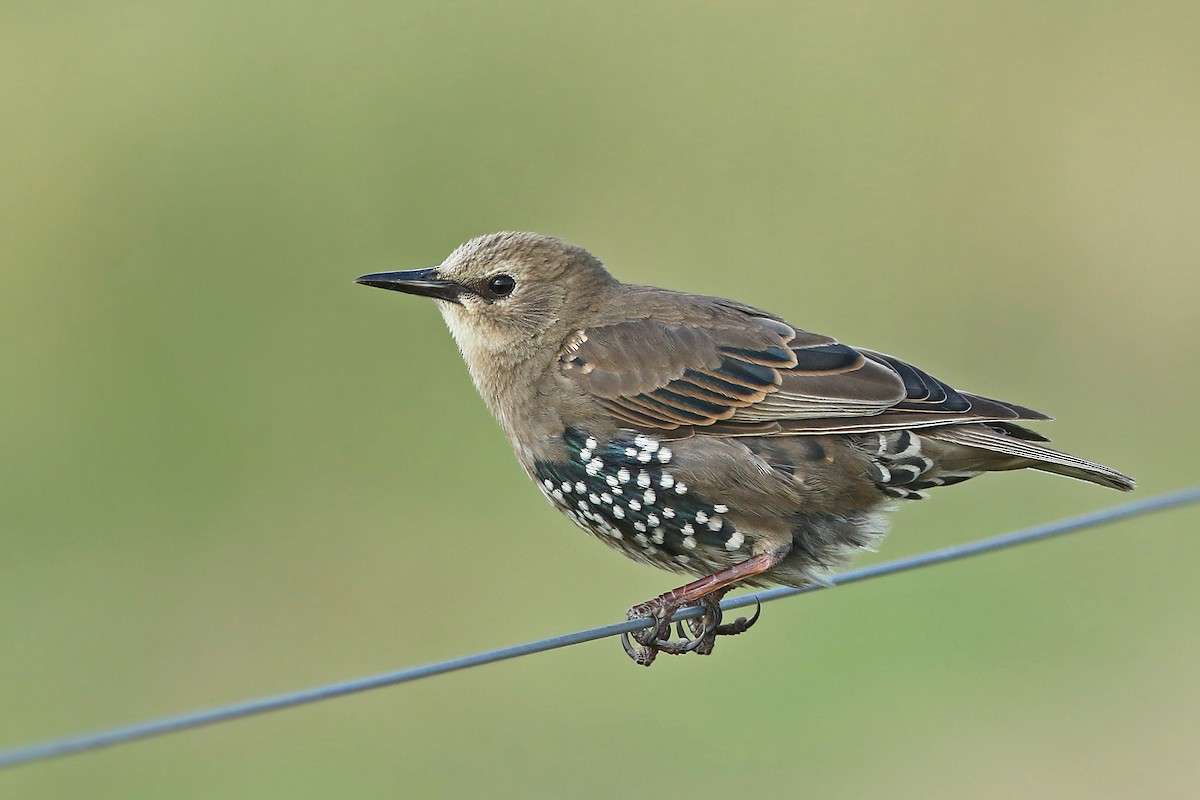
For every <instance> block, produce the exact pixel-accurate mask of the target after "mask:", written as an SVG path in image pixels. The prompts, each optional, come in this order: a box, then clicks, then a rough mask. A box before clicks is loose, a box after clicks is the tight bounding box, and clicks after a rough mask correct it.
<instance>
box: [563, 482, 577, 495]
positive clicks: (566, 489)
mask: <svg viewBox="0 0 1200 800" xmlns="http://www.w3.org/2000/svg"><path fill="white" fill-rule="evenodd" d="M574 488H575V487H574V486H572V485H571V482H570V481H563V482H562V490H563V491H564V492H566V493H567V494H570V493H571V491H572V490H573V489H574Z"/></svg>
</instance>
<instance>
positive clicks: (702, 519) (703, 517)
mask: <svg viewBox="0 0 1200 800" xmlns="http://www.w3.org/2000/svg"><path fill="white" fill-rule="evenodd" d="M696 522H698V523H700V524H701V525H703V524H704V523H706V522H708V514H705V513H704V512H703V511H697V512H696Z"/></svg>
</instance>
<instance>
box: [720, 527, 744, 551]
mask: <svg viewBox="0 0 1200 800" xmlns="http://www.w3.org/2000/svg"><path fill="white" fill-rule="evenodd" d="M745 541H746V537H745V536H742V532H741V531H734V532H733V533H731V534H729V538H728V539H726V540H725V549H726V550H737V549H738V548H739V547H741V546H742V544H743V543H744V542H745Z"/></svg>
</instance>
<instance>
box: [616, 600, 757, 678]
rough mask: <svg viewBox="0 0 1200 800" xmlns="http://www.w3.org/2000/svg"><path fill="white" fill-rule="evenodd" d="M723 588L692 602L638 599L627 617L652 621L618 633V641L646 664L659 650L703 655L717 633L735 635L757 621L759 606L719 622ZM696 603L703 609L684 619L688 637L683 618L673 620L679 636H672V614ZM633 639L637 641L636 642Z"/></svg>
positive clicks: (636, 659)
mask: <svg viewBox="0 0 1200 800" xmlns="http://www.w3.org/2000/svg"><path fill="white" fill-rule="evenodd" d="M724 594H725V592H724V591H720V592H712V593H710V594H707V595H704V596H703V597H701V598H699V599H698V600H695V601H694V602H691V603H679V602H672V601H671V600H669V599H667V598H666V596H664V597H656V598H655V599H653V600H650V601H648V602H645V603H639V604H638V605H636V606H634V607H633V608H631V609H629V614H628V618H629V619H645V618H647V617H649V618H650V619H652V620H654V625H653V626H651V627H649V628H642V629H640V630H636V631H633V632H632V633H624V634H621V644H622V645H624V647H625V652H626V653H628V654H629V657H630V658H632V659H633V660H634V662H635V663H637V664H641V665H642V666H645V667H648V666H650V665H651V664H652V663H654V658H655V656H657V655H658V654H659V653H666V654H668V655H682V654H683V653H698V654H700V655H702V656H706V655H708V654H709V653H711V652H712V651H713V646H714V645H715V644H716V642H717V637H718V636H736V635H737V634H739V633H744V632H745V631H747V630H749V629H750V627H751V626H752V625H754V623H755V622H757V621H758V617H759V614H760V613H761V612H762V606H761V605H759V607H758V608H757V609H756V610H755V612H754V616H753V617H751V618H749V619H746V618H745V617H738V618H737V619H736V620H734V621H733V622H730V623H725V624H722V618H723V614H722V611H721V597H722V596H723V595H724ZM693 606H695V607H698V608H700V609H702V610H703V612H704V613H702V614H701V615H700V616H698V617H692V618H690V619H688V620H686V623H687V627H688V629H689V631H690V632H691V637H689V636H688V635H687V632H685V631H684V627H683V626H684V623H685V620H679V621H678V622H676V623H675V632H676V634H677V635H678V637H679V638H678V639H675V640H672V639H671V618H672V617H673V616H674V615H675V613H676V612H677V611H678V610H679V609H681V608H689V607H693ZM635 642H636V644H635Z"/></svg>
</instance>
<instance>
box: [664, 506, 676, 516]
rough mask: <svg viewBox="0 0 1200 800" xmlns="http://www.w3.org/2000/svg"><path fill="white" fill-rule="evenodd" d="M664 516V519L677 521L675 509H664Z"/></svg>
mask: <svg viewBox="0 0 1200 800" xmlns="http://www.w3.org/2000/svg"><path fill="white" fill-rule="evenodd" d="M663 516H664V517H666V518H667V519H675V509H673V508H664V509H663Z"/></svg>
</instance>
